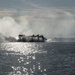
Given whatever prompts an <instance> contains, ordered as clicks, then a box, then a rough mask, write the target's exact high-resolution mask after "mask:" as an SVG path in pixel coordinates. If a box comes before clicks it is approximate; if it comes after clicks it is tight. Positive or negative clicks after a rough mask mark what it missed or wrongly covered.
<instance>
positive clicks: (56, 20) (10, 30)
mask: <svg viewBox="0 0 75 75" xmlns="http://www.w3.org/2000/svg"><path fill="white" fill-rule="evenodd" d="M23 12H24V11H23ZM29 12H30V11H29ZM27 13H28V12H27ZM21 14H22V12H21ZM24 14H26V13H24ZM24 14H22V15H19V16H17V17H13V16H3V17H2V18H0V34H1V35H3V36H6V37H9V36H12V37H15V38H16V37H17V36H18V35H19V34H25V35H32V34H40V35H41V34H42V35H44V36H45V37H47V38H54V37H58V38H60V37H62V38H74V37H75V29H74V28H75V13H72V12H71V11H67V10H63V9H50V10H48V11H47V9H46V10H43V9H42V10H36V12H35V11H31V13H29V14H26V15H24Z"/></svg>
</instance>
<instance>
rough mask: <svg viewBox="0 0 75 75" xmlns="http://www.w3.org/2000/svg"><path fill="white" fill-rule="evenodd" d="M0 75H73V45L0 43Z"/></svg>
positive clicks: (74, 60)
mask: <svg viewBox="0 0 75 75" xmlns="http://www.w3.org/2000/svg"><path fill="white" fill-rule="evenodd" d="M0 75H75V43H74V42H65V43H64V42H54V43H17V42H16V43H0Z"/></svg>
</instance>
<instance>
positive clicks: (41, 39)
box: [17, 34, 47, 42]
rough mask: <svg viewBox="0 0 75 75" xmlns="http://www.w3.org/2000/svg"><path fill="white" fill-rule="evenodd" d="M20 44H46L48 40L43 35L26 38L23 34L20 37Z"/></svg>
mask: <svg viewBox="0 0 75 75" xmlns="http://www.w3.org/2000/svg"><path fill="white" fill-rule="evenodd" d="M18 37H19V39H18V40H17V41H18V42H45V41H46V40H47V39H46V38H45V37H44V36H43V35H39V34H38V35H30V36H25V35H23V34H20V35H18Z"/></svg>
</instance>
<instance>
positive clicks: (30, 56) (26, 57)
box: [1, 43, 47, 75]
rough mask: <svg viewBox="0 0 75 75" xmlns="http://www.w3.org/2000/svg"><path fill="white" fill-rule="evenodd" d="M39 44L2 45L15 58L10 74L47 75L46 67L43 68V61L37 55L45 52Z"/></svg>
mask: <svg viewBox="0 0 75 75" xmlns="http://www.w3.org/2000/svg"><path fill="white" fill-rule="evenodd" d="M39 46H40V45H38V44H35V43H32V44H31V43H3V44H2V45H1V47H2V50H5V51H7V52H5V54H6V55H12V57H14V58H15V61H14V63H13V64H12V66H11V68H12V69H13V71H12V72H10V73H9V74H8V75H46V71H47V70H46V68H42V62H40V61H37V57H36V54H37V53H43V51H42V50H41V49H42V46H40V49H39ZM44 53H45V51H44ZM16 59H17V60H16Z"/></svg>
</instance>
